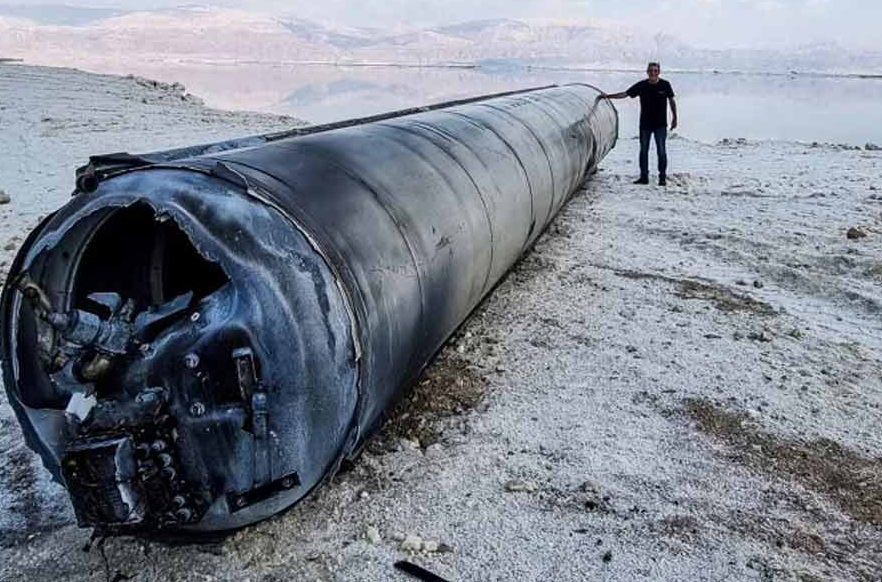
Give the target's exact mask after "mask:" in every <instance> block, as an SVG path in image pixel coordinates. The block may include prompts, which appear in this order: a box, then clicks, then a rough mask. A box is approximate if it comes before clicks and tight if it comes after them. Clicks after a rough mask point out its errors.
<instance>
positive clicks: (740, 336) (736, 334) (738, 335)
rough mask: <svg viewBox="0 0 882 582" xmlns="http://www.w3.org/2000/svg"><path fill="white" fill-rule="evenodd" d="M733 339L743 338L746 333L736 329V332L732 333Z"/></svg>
mask: <svg viewBox="0 0 882 582" xmlns="http://www.w3.org/2000/svg"><path fill="white" fill-rule="evenodd" d="M732 339H734V340H735V341H740V340H743V339H744V334H743V333H741V332H740V331H736V332H735V333H733V334H732Z"/></svg>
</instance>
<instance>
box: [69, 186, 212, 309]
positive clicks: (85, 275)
mask: <svg viewBox="0 0 882 582" xmlns="http://www.w3.org/2000/svg"><path fill="white" fill-rule="evenodd" d="M227 281H228V279H227V276H226V275H225V274H224V271H223V269H221V267H220V265H218V264H217V263H214V262H211V261H209V260H207V259H205V258H204V257H203V256H202V255H200V254H199V252H198V251H197V250H196V248H195V247H194V246H193V244H192V243H191V242H190V240H189V239H188V238H187V235H185V234H184V232H183V231H182V230H181V229H180V228H179V227H178V225H177V224H176V223H175V222H174V221H173V220H171V219H170V218H169V217H168V216H166V215H162V214H157V213H156V211H155V210H154V209H153V208H151V207H150V206H148V205H147V204H144V203H136V204H133V205H132V206H129V207H126V208H122V209H119V210H116V211H115V212H113V213H112V214H111V215H110V216H109V217H108V218H106V219H105V220H104V221H103V223H102V224H101V225H100V226H99V227H98V228H97V230H96V231H94V233H93V234H92V235H91V236H90V237H89V239H88V243H87V244H86V246H85V248H84V250H83V252H82V257H81V259H80V260H79V261H78V263H77V264H76V265H74V277H73V304H72V305H71V307H72V308H74V309H89V310H96V309H97V310H102V308H103V307H104V306H102V305H100V304H97V303H96V302H95V301H93V300H91V299H89V296H90V295H92V294H95V293H115V294H117V295H118V296H119V297H121V298H123V299H125V300H131V301H133V302H134V303H135V309H136V311H142V310H144V309H147V308H150V307H158V306H160V305H163V304H164V303H166V302H168V301H170V300H171V299H174V298H175V297H179V296H181V295H184V294H186V293H193V300H194V301H198V300H200V299H202V298H204V297H207V296H208V295H210V294H211V293H214V292H215V291H217V290H218V289H220V288H221V287H222V286H223V285H224V284H226V283H227ZM105 312H106V311H105Z"/></svg>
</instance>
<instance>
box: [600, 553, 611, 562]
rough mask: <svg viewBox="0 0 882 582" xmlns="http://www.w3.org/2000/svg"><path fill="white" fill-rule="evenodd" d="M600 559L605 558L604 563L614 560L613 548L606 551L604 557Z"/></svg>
mask: <svg viewBox="0 0 882 582" xmlns="http://www.w3.org/2000/svg"><path fill="white" fill-rule="evenodd" d="M600 559H601V560H603V563H604V564H609V563H610V562H612V550H607V551H606V553H605V554H603V557H602V558H600Z"/></svg>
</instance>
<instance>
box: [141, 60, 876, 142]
mask: <svg viewBox="0 0 882 582" xmlns="http://www.w3.org/2000/svg"><path fill="white" fill-rule="evenodd" d="M125 72H135V73H136V74H139V75H144V76H149V77H151V78H155V79H161V80H163V81H179V82H181V83H183V84H184V85H186V87H187V89H188V90H189V91H190V92H192V93H195V94H197V95H199V96H200V97H202V98H203V99H205V101H206V103H207V104H208V105H211V106H214V107H219V108H222V109H244V110H251V111H265V112H272V113H281V114H288V115H292V116H295V117H298V118H301V119H304V120H306V121H309V122H311V123H323V122H329V121H337V120H341V119H347V118H352V117H360V116H365V115H370V114H374V113H380V112H384V111H390V110H395V109H404V108H407V107H414V106H419V105H427V104H431V103H437V102H441V101H446V100H449V99H456V98H462V97H468V96H474V95H480V94H483V93H495V92H501V91H509V90H513V89H520V88H527V87H537V86H542V85H549V84H556V83H573V82H580V83H590V84H592V85H595V86H597V87H600V88H602V89H603V90H605V91H607V92H616V91H623V90H625V89H626V88H628V87H629V86H630V85H631V84H632V83H634V82H635V81H638V80H640V79H641V78H642V75H641V74H640V73H621V72H591V71H546V70H536V69H532V70H531V69H507V70H493V69H455V68H400V67H393V66H378V67H347V66H332V65H308V64H306V65H304V64H296V65H288V64H285V65H282V64H279V65H273V64H242V63H235V64H232V63H231V64H206V63H188V64H174V65H170V64H168V63H162V64H156V65H155V66H154V65H143V66H139V67H137V70H135V71H132V70H131V67H129V68H128V70H127V71H125ZM662 76H663V77H665V78H667V79H668V80H669V81H670V82H671V83H672V84H673V86H674V90H675V91H676V92H677V100H678V104H679V108H680V129H679V130H678V131H679V133H681V134H682V135H684V136H686V137H688V138H692V139H697V140H701V141H706V142H716V141H718V140H720V139H723V138H739V137H743V138H747V139H781V140H796V141H807V142H812V141H819V142H833V143H848V144H852V145H864V144H866V143H867V142H874V143H879V144H882V79H876V78H869V79H860V78H845V77H821V76H806V75H791V76H769V75H755V74H733V73H723V74H710V73H670V74H663V75H662ZM616 104H617V106H618V109H619V112H620V115H621V135H622V137H631V136H633V135H636V133H637V115H638V104H637V102H636V100H630V99H629V100H623V101H618V102H616Z"/></svg>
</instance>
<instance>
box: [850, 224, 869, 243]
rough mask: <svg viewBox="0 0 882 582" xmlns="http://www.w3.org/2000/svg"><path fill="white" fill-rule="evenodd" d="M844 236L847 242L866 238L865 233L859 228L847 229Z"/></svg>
mask: <svg viewBox="0 0 882 582" xmlns="http://www.w3.org/2000/svg"><path fill="white" fill-rule="evenodd" d="M845 236H846V237H847V238H848V240H858V239H861V238H867V233H866V232H864V231H863V230H861V229H859V228H856V227H851V228H849V229H848V232H846V233H845Z"/></svg>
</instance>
